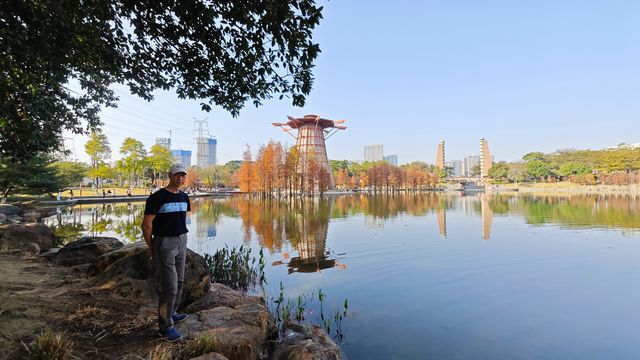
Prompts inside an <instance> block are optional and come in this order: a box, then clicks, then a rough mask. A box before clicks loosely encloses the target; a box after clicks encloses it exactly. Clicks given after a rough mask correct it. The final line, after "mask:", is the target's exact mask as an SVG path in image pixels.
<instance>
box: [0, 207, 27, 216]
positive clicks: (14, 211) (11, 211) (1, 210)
mask: <svg viewBox="0 0 640 360" xmlns="http://www.w3.org/2000/svg"><path fill="white" fill-rule="evenodd" d="M0 214H5V215H17V216H22V209H20V208H19V207H17V206H15V205H10V204H0Z"/></svg>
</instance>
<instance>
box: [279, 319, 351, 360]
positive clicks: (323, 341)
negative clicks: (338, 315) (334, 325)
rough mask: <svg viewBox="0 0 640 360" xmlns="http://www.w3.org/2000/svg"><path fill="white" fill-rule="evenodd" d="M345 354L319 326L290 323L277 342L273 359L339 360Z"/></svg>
mask: <svg viewBox="0 0 640 360" xmlns="http://www.w3.org/2000/svg"><path fill="white" fill-rule="evenodd" d="M344 358H345V356H344V354H343V353H342V351H341V350H340V348H339V347H338V345H336V343H335V342H333V340H332V339H331V338H330V337H329V336H328V335H327V334H326V333H325V332H324V331H323V330H322V329H321V328H319V327H317V326H313V325H300V324H292V325H290V326H289V327H288V329H287V331H286V336H285V339H284V340H283V341H282V342H281V343H280V344H278V347H277V348H276V350H275V352H274V353H273V357H272V359H273V360H339V359H344Z"/></svg>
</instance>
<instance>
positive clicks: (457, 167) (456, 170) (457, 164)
mask: <svg viewBox="0 0 640 360" xmlns="http://www.w3.org/2000/svg"><path fill="white" fill-rule="evenodd" d="M462 169H463V167H462V160H452V161H451V175H453V176H454V177H460V176H464V173H463V171H462Z"/></svg>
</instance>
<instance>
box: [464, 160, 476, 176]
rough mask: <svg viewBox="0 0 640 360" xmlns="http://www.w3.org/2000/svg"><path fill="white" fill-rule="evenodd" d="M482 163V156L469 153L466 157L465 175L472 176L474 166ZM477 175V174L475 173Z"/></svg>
mask: <svg viewBox="0 0 640 360" xmlns="http://www.w3.org/2000/svg"><path fill="white" fill-rule="evenodd" d="M477 165H480V156H478V155H468V156H465V157H464V163H463V166H464V168H463V174H464V176H472V174H473V168H474V166H477ZM473 175H475V174H473ZM476 176H477V175H476Z"/></svg>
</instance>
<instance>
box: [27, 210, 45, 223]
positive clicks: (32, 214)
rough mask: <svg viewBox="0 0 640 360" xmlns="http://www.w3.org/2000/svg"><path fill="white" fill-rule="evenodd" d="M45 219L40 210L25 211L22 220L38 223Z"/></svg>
mask: <svg viewBox="0 0 640 360" xmlns="http://www.w3.org/2000/svg"><path fill="white" fill-rule="evenodd" d="M43 217H44V214H43V213H42V212H41V211H38V210H25V211H24V213H23V215H22V218H23V219H24V221H26V222H35V221H38V220H39V219H42V218H43Z"/></svg>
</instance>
